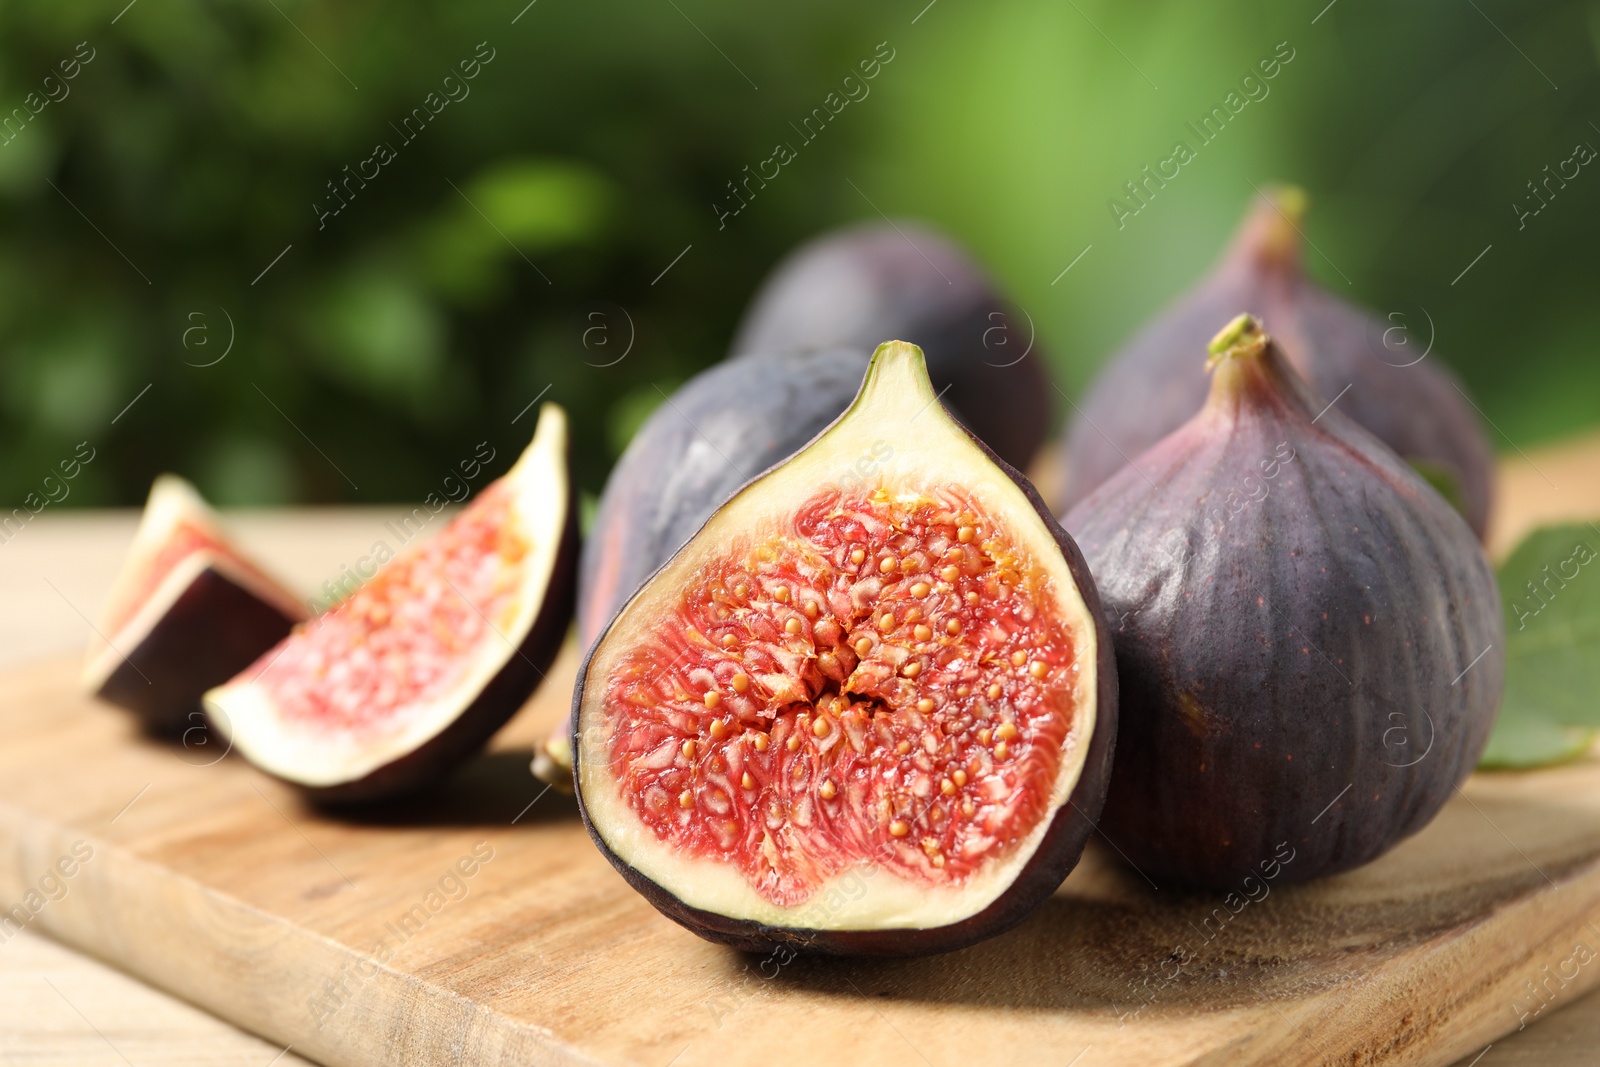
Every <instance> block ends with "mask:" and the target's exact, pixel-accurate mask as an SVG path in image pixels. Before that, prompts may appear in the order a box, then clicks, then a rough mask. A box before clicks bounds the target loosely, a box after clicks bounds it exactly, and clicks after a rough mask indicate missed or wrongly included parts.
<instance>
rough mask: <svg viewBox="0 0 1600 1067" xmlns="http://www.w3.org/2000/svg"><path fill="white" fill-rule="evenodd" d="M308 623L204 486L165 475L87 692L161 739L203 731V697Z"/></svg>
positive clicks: (104, 626)
mask: <svg viewBox="0 0 1600 1067" xmlns="http://www.w3.org/2000/svg"><path fill="white" fill-rule="evenodd" d="M305 617H306V609H305V608H304V607H303V606H302V605H301V603H300V601H299V599H298V598H297V597H296V596H295V594H294V592H293V591H292V590H290V589H289V588H288V587H287V586H285V585H284V584H283V583H282V582H280V581H278V580H277V579H276V578H274V577H272V576H271V575H270V574H268V573H267V571H266V570H265V568H263V567H262V566H261V565H260V564H259V563H257V562H256V561H255V560H253V559H251V558H250V557H249V556H248V555H247V554H246V553H245V552H244V551H243V550H242V549H240V548H239V546H238V545H236V544H234V542H233V540H232V539H231V538H230V537H229V536H228V534H227V532H226V531H225V530H224V529H223V527H222V522H221V521H220V520H219V519H218V518H217V516H216V513H215V512H213V511H212V510H211V509H210V508H209V507H207V506H206V502H205V501H204V500H202V499H201V498H200V494H199V493H197V492H195V490H194V487H193V486H191V485H190V484H189V483H188V482H186V481H184V480H183V479H182V478H179V477H178V476H177V475H174V474H163V475H162V476H161V477H159V478H157V479H156V480H155V484H153V485H152V486H151V487H150V498H149V500H148V501H147V502H146V503H145V506H144V515H143V517H142V518H141V519H140V520H139V529H138V531H137V532H136V533H135V534H134V537H133V545H132V547H130V548H129V549H128V555H127V558H126V559H125V560H124V562H123V564H122V570H121V572H120V573H119V574H118V575H117V580H116V582H115V584H113V585H112V587H111V595H110V597H109V598H108V600H107V602H106V606H105V610H104V611H103V612H102V613H101V615H100V620H99V623H98V625H97V626H96V627H95V629H94V636H93V638H92V639H91V641H90V645H89V649H88V652H87V654H86V655H85V657H84V665H83V677H82V685H83V688H84V690H85V691H86V692H89V693H93V694H94V695H95V696H97V697H99V698H100V699H101V700H104V701H107V702H108V703H111V704H116V705H118V706H119V707H123V708H126V709H127V710H129V711H131V712H133V713H134V714H135V715H137V716H138V717H139V719H140V721H141V722H142V723H143V724H144V726H145V728H146V729H148V730H150V731H151V732H153V733H159V734H170V733H175V732H177V731H179V730H181V729H183V728H185V727H188V726H194V725H196V724H197V718H196V717H198V716H199V715H200V714H201V712H200V698H201V696H203V695H204V693H205V691H206V690H207V689H210V688H211V687H212V686H214V685H219V684H221V683H222V682H225V681H227V680H228V679H229V678H232V677H233V676H234V675H235V674H237V673H238V672H239V671H240V670H242V669H244V668H245V667H246V666H248V665H249V664H250V662H251V661H252V660H254V659H255V658H256V657H257V656H259V655H261V653H263V652H265V651H266V650H267V649H269V648H271V647H272V646H273V645H275V644H277V643H278V641H280V640H282V639H283V637H284V635H286V634H287V633H288V632H289V629H290V627H292V626H293V625H294V624H295V623H297V622H299V621H300V620H302V619H304V618H305Z"/></svg>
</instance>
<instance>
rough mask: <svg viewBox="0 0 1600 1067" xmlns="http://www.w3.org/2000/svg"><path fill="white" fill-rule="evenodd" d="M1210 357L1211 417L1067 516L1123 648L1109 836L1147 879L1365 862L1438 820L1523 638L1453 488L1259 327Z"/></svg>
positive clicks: (1229, 884) (1302, 873)
mask: <svg viewBox="0 0 1600 1067" xmlns="http://www.w3.org/2000/svg"><path fill="white" fill-rule="evenodd" d="M1211 351H1212V352H1213V353H1214V355H1213V357H1212V359H1211V361H1210V363H1209V366H1211V367H1212V372H1211V391H1210V394H1209V395H1208V397H1207V399H1206V401H1205V405H1204V407H1203V408H1202V409H1201V410H1200V412H1199V413H1198V414H1196V415H1195V416H1194V417H1193V418H1192V419H1190V420H1189V421H1188V422H1186V423H1184V424H1183V425H1182V426H1181V427H1179V428H1178V429H1177V430H1175V431H1174V432H1173V433H1172V434H1170V435H1169V436H1167V437H1165V438H1163V439H1162V440H1161V441H1160V442H1159V443H1157V444H1156V445H1155V446H1154V447H1153V448H1151V449H1150V450H1148V451H1146V452H1144V453H1143V454H1142V455H1140V456H1139V457H1137V458H1136V459H1135V460H1134V461H1133V462H1132V463H1131V464H1129V465H1128V466H1126V467H1124V468H1123V469H1122V470H1121V471H1119V472H1118V473H1117V474H1115V475H1113V476H1112V477H1111V478H1110V479H1108V480H1107V481H1106V482H1105V483H1104V484H1103V485H1101V486H1100V488H1098V489H1096V490H1095V491H1094V493H1092V494H1091V495H1090V496H1089V498H1088V499H1086V500H1084V501H1083V502H1082V503H1080V504H1079V505H1078V506H1077V507H1076V508H1074V509H1073V510H1072V511H1071V512H1070V513H1068V515H1067V518H1066V525H1067V528H1068V529H1069V530H1071V531H1073V534H1074V536H1076V537H1077V538H1078V540H1079V543H1080V544H1081V545H1082V546H1083V549H1084V553H1085V555H1086V556H1087V558H1088V560H1089V565H1090V568H1091V570H1092V571H1093V572H1094V574H1095V576H1096V581H1097V583H1098V585H1099V588H1100V592H1101V595H1102V596H1103V597H1104V599H1105V604H1106V610H1107V612H1108V613H1109V618H1110V621H1111V631H1112V635H1113V640H1114V641H1115V644H1116V655H1117V669H1118V675H1119V679H1120V692H1121V697H1120V705H1121V711H1122V717H1121V726H1122V736H1121V737H1120V738H1119V739H1118V744H1117V754H1116V769H1115V773H1114V775H1113V777H1112V784H1111V792H1110V797H1109V799H1108V800H1107V803H1106V810H1105V817H1104V818H1103V819H1102V821H1101V824H1100V827H1101V830H1102V831H1103V832H1104V833H1105V835H1106V837H1107V838H1108V839H1109V840H1111V841H1112V842H1114V843H1115V844H1116V846H1117V847H1118V848H1119V849H1121V850H1122V852H1123V853H1124V854H1125V855H1126V856H1127V857H1128V858H1129V859H1130V860H1131V862H1133V863H1134V864H1135V865H1136V866H1138V867H1139V868H1140V869H1141V870H1144V871H1146V872H1148V873H1149V874H1151V875H1154V876H1159V877H1163V878H1169V879H1174V880H1177V881H1181V882H1186V883H1191V884H1195V885H1201V886H1210V887H1216V888H1233V889H1237V888H1238V887H1239V886H1240V885H1241V884H1242V880H1243V879H1244V878H1246V877H1247V876H1249V875H1251V874H1257V875H1259V874H1261V873H1262V872H1263V871H1266V870H1268V868H1267V867H1264V866H1263V865H1264V864H1279V863H1281V864H1282V867H1281V872H1280V873H1281V875H1282V877H1283V878H1285V879H1287V880H1290V881H1304V880H1306V879H1308V878H1313V877H1316V876H1319V875H1323V874H1331V873H1334V872H1337V871H1343V870H1347V869H1349V868H1351V867H1355V866H1358V865H1360V864H1362V863H1365V862H1367V861H1368V860H1370V859H1372V858H1374V857H1376V856H1378V855H1379V854H1381V853H1383V852H1384V851H1386V850H1387V849H1389V848H1390V847H1391V846H1392V845H1394V844H1395V843H1396V842H1397V841H1399V840H1400V839H1401V838H1404V837H1406V836H1407V835H1409V834H1412V833H1415V832H1416V831H1417V830H1419V829H1421V828H1422V827H1423V826H1424V825H1425V824H1426V823H1427V822H1428V821H1429V820H1430V819H1432V818H1433V816H1434V814H1435V813H1436V812H1437V811H1438V810H1439V808H1440V807H1441V806H1442V805H1443V804H1444V802H1445V801H1446V800H1447V799H1449V797H1450V794H1451V793H1452V791H1453V790H1454V789H1455V788H1456V786H1457V785H1458V784H1459V783H1460V782H1461V781H1462V780H1463V779H1465V778H1466V776H1467V775H1468V774H1469V773H1470V772H1471V770H1472V768H1473V766H1474V764H1475V763H1476V762H1477V759H1478V755H1479V753H1480V752H1482V750H1483V746H1484V744H1485V743H1486V742H1487V740H1488V737H1489V730H1490V727H1491V726H1492V725H1493V721H1494V716H1495V711H1496V708H1497V707H1498V705H1499V700H1500V692H1501V685H1502V681H1503V675H1504V656H1503V652H1502V650H1503V649H1504V647H1505V641H1504V632H1503V623H1502V620H1501V615H1500V597H1499V592H1498V589H1497V587H1496V583H1495V577H1494V572H1493V571H1492V570H1491V569H1490V566H1489V562H1488V560H1487V559H1485V558H1484V554H1483V550H1482V548H1481V547H1480V546H1479V544H1478V542H1477V539H1476V538H1474V537H1473V535H1472V531H1471V530H1469V529H1468V528H1467V525H1466V523H1465V522H1464V521H1463V520H1462V518H1461V516H1460V515H1459V514H1458V513H1456V512H1455V511H1454V510H1453V509H1452V508H1451V507H1450V506H1449V505H1448V504H1447V503H1446V502H1445V501H1444V499H1443V497H1441V496H1440V495H1439V494H1438V493H1437V492H1435V491H1434V489H1433V488H1432V487H1431V486H1429V485H1428V484H1427V483H1426V482H1425V481H1424V480H1423V479H1422V478H1421V477H1420V476H1419V475H1418V474H1417V473H1416V472H1415V471H1414V470H1412V469H1411V467H1410V466H1408V465H1407V464H1406V463H1405V462H1404V461H1402V460H1401V459H1400V457H1399V456H1397V455H1395V454H1394V453H1393V452H1392V451H1391V450H1390V449H1389V448H1388V447H1386V446H1385V445H1383V444H1382V443H1381V442H1379V441H1378V440H1377V438H1375V437H1373V436H1372V435H1371V434H1369V433H1367V432H1366V431H1365V430H1363V429H1362V428H1361V427H1359V426H1358V425H1356V423H1355V422H1354V421H1353V420H1351V419H1348V418H1346V417H1345V416H1344V415H1343V414H1342V413H1341V412H1340V411H1339V409H1338V407H1337V406H1335V407H1332V408H1328V409H1327V410H1322V409H1323V406H1324V403H1323V401H1322V400H1321V399H1320V398H1319V397H1316V396H1315V395H1314V394H1313V393H1312V391H1311V389H1310V387H1309V386H1307V385H1306V383H1305V382H1304V381H1302V380H1301V378H1300V377H1299V375H1298V374H1296V373H1295V372H1294V370H1293V369H1292V368H1291V367H1290V365H1289V363H1288V360H1287V358H1286V357H1285V356H1284V354H1283V353H1282V352H1281V351H1280V350H1279V348H1278V347H1277V345H1276V344H1274V343H1273V342H1272V341H1271V340H1270V339H1269V338H1268V337H1267V335H1266V334H1265V333H1264V332H1263V331H1262V329H1261V327H1260V325H1259V324H1258V323H1257V322H1256V321H1255V320H1254V319H1252V318H1250V317H1249V316H1246V315H1241V316H1239V318H1238V319H1236V320H1234V321H1233V322H1232V323H1230V324H1229V325H1228V327H1227V328H1225V329H1224V330H1223V331H1222V333H1220V334H1218V335H1217V337H1216V338H1215V339H1214V340H1213V342H1212V345H1211ZM1280 850H1282V851H1280ZM1285 853H1287V857H1288V858H1289V859H1292V862H1289V861H1288V860H1287V859H1286V856H1285ZM1273 869H1274V870H1276V869H1277V868H1276V867H1274V868H1273ZM1269 876H1270V875H1269Z"/></svg>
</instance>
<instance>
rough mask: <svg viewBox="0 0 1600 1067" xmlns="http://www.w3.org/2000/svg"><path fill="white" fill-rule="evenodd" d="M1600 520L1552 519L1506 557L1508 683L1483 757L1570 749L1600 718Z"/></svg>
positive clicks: (1492, 763)
mask: <svg viewBox="0 0 1600 1067" xmlns="http://www.w3.org/2000/svg"><path fill="white" fill-rule="evenodd" d="M1596 546H1600V528H1596V526H1595V525H1594V524H1593V523H1574V524H1571V525H1565V526H1547V527H1542V528H1541V529H1539V530H1536V531H1534V532H1533V533H1532V534H1530V535H1529V536H1528V537H1527V538H1526V539H1525V540H1524V541H1523V542H1522V543H1521V544H1520V545H1518V546H1517V549H1516V551H1515V552H1513V553H1512V554H1511V556H1510V558H1509V559H1507V560H1506V561H1505V563H1503V564H1502V565H1501V567H1500V575H1499V579H1500V599H1501V601H1502V604H1503V608H1504V611H1505V622H1506V688H1505V698H1504V701H1503V702H1502V704H1501V708H1500V717H1499V719H1498V720H1497V721H1496V723H1495V730H1494V734H1493V735H1492V736H1491V737H1490V739H1489V747H1488V749H1487V751H1486V752H1485V753H1484V756H1483V760H1482V761H1481V763H1480V765H1481V766H1484V767H1527V766H1537V765H1540V764H1545V763H1551V762H1556V761H1559V760H1562V759H1568V758H1571V757H1572V756H1574V755H1577V754H1579V753H1580V752H1582V751H1583V750H1584V749H1586V748H1587V747H1588V745H1589V743H1590V742H1591V741H1592V740H1593V739H1594V736H1595V733H1596V730H1595V729H1593V728H1594V727H1600V550H1597V547H1596Z"/></svg>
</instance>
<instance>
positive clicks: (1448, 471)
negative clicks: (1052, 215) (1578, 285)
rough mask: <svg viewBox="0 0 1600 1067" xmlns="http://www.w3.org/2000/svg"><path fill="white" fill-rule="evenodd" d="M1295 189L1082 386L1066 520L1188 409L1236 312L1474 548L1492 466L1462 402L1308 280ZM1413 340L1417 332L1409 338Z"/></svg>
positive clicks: (1375, 325) (1401, 332)
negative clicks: (1426, 479) (1261, 325)
mask: <svg viewBox="0 0 1600 1067" xmlns="http://www.w3.org/2000/svg"><path fill="white" fill-rule="evenodd" d="M1306 205H1307V199H1306V195H1305V194H1304V193H1303V192H1302V191H1300V190H1299V189H1295V188H1284V189H1279V190H1275V191H1273V192H1270V193H1268V194H1267V195H1265V196H1262V197H1257V198H1256V199H1255V201H1254V203H1253V204H1252V206H1251V208H1250V210H1249V212H1248V214H1247V215H1246V217H1245V220H1244V222H1243V224H1242V225H1241V226H1240V228H1239V230H1238V232H1237V234H1236V235H1235V237H1234V240H1233V243H1232V245H1231V246H1230V247H1229V248H1228V249H1227V251H1226V252H1224V253H1223V255H1222V258H1221V260H1220V261H1219V262H1218V263H1217V265H1216V266H1215V267H1213V268H1212V270H1211V273H1210V274H1209V275H1207V276H1206V277H1205V278H1204V279H1202V280H1201V281H1200V282H1199V283H1198V284H1197V285H1195V287H1194V288H1192V289H1190V290H1189V291H1188V292H1187V293H1185V294H1184V295H1183V296H1181V297H1179V298H1178V300H1177V302H1176V303H1174V304H1173V305H1172V306H1170V307H1168V308H1167V309H1166V310H1165V311H1163V312H1162V313H1161V314H1160V315H1158V316H1157V317H1156V318H1155V319H1153V320H1151V321H1150V322H1149V323H1148V324H1147V325H1146V326H1145V327H1144V328H1143V329H1141V330H1140V331H1139V332H1138V333H1137V334H1135V335H1134V337H1133V338H1132V340H1130V341H1129V342H1128V343H1127V344H1126V345H1125V346H1124V347H1123V348H1122V350H1121V351H1120V352H1118V353H1117V354H1116V355H1115V356H1114V357H1112V359H1111V361H1110V362H1109V363H1108V364H1107V365H1106V368H1105V369H1104V370H1103V371H1102V372H1101V374H1100V376H1099V377H1098V378H1097V379H1096V381H1095V382H1094V383H1093V384H1092V385H1091V386H1090V388H1089V390H1088V392H1087V394H1086V396H1085V398H1084V400H1083V403H1082V406H1081V408H1079V409H1078V411H1077V416H1076V418H1075V419H1074V420H1073V422H1072V424H1071V426H1070V427H1069V428H1068V431H1067V434H1066V437H1065V449H1066V454H1065V457H1064V461H1063V463H1062V469H1063V470H1064V472H1065V479H1066V482H1065V485H1064V486H1063V487H1062V489H1061V493H1062V495H1061V496H1060V497H1059V499H1061V500H1063V501H1065V504H1064V505H1063V506H1064V507H1065V508H1071V507H1072V506H1073V505H1074V504H1076V503H1077V502H1078V501H1079V500H1082V499H1083V498H1084V497H1085V496H1087V495H1088V494H1089V493H1090V492H1091V491H1093V489H1094V488H1095V486H1097V485H1099V484H1100V483H1101V482H1103V481H1105V480H1106V479H1107V478H1109V477H1110V476H1111V475H1112V474H1114V473H1116V472H1117V471H1118V470H1120V469H1121V468H1122V466H1123V465H1124V464H1126V463H1127V462H1128V461H1129V460H1130V459H1132V458H1133V457H1134V456H1137V455H1138V454H1139V453H1141V452H1143V451H1144V450H1145V449H1146V448H1149V447H1150V446H1151V445H1153V444H1155V443H1156V442H1157V441H1159V440H1161V439H1162V438H1163V437H1165V436H1166V435H1167V434H1168V433H1170V432H1172V431H1173V430H1175V429H1177V428H1178V427H1179V426H1180V425H1182V424H1183V423H1184V422H1186V421H1187V420H1188V419H1189V417H1190V416H1192V415H1193V414H1194V413H1195V412H1196V411H1198V410H1200V405H1201V404H1202V403H1204V402H1205V398H1206V389H1207V385H1206V378H1205V375H1204V373H1202V372H1201V370H1200V369H1199V366H1198V364H1197V363H1196V362H1195V361H1194V356H1193V353H1195V352H1199V351H1201V350H1202V349H1203V347H1204V346H1205V343H1206V341H1207V340H1208V339H1209V338H1210V336H1211V334H1212V333H1213V332H1214V331H1215V330H1216V326H1217V323H1219V322H1226V321H1227V320H1228V318H1229V316H1231V315H1233V314H1234V313H1235V312H1237V311H1239V310H1240V309H1244V310H1246V311H1249V312H1251V313H1252V314H1254V315H1256V316H1257V317H1258V318H1259V319H1261V320H1262V321H1264V322H1267V323H1270V324H1271V325H1272V328H1273V333H1274V336H1275V337H1276V338H1277V339H1278V341H1279V342H1280V344H1281V346H1282V349H1283V352H1284V354H1285V355H1286V356H1287V357H1288V360H1289V362H1290V364H1291V365H1292V366H1293V367H1294V368H1295V370H1296V371H1297V372H1299V374H1300V376H1301V377H1302V378H1304V379H1306V381H1308V382H1310V383H1311V385H1312V387H1313V388H1314V390H1315V391H1316V393H1317V395H1318V396H1320V397H1321V398H1322V403H1321V404H1318V405H1317V409H1318V410H1320V409H1321V408H1322V407H1323V405H1325V404H1327V403H1329V402H1334V403H1335V406H1336V407H1337V408H1338V409H1339V410H1340V411H1342V412H1343V413H1344V414H1346V415H1348V416H1350V417H1351V418H1353V419H1354V420H1355V421H1356V422H1357V423H1359V424H1360V425H1361V426H1363V427H1365V428H1366V429H1367V430H1368V431H1369V432H1371V433H1373V434H1375V435H1376V436H1377V437H1378V439H1379V440H1381V441H1382V442H1383V443H1384V444H1386V445H1388V446H1389V447H1390V448H1392V449H1394V450H1395V451H1396V452H1398V453H1399V454H1400V455H1401V457H1403V458H1404V459H1405V460H1406V461H1407V462H1409V463H1411V464H1412V465H1413V466H1415V467H1417V468H1418V469H1419V470H1423V471H1425V472H1427V473H1428V474H1429V475H1430V476H1431V480H1435V481H1436V484H1437V485H1439V486H1441V487H1443V488H1444V489H1445V490H1446V496H1452V497H1454V498H1456V499H1457V500H1459V502H1460V510H1461V511H1462V513H1463V514H1464V515H1465V516H1466V519H1467V522H1468V524H1469V525H1470V526H1471V527H1472V529H1473V531H1474V532H1475V533H1477V535H1478V536H1479V537H1480V538H1482V537H1483V536H1484V533H1485V531H1486V530H1487V529H1488V522H1489V506H1490V497H1491V492H1492V479H1493V474H1494V467H1493V464H1494V455H1493V451H1492V449H1491V448H1490V447H1489V441H1488V439H1487V437H1485V435H1484V431H1483V427H1482V426H1481V424H1480V422H1479V419H1478V415H1477V413H1476V411H1475V410H1474V408H1473V406H1472V403H1471V401H1469V400H1468V399H1467V395H1466V393H1465V392H1463V391H1462V389H1461V385H1460V383H1459V382H1458V381H1457V379H1456V377H1455V375H1454V374H1452V373H1451V372H1450V371H1449V370H1448V369H1447V368H1446V367H1444V366H1443V365H1442V364H1441V363H1439V361H1438V360H1437V358H1435V359H1427V360H1424V358H1423V357H1424V356H1425V355H1426V354H1427V350H1428V349H1429V348H1431V346H1432V340H1431V338H1429V339H1427V340H1424V339H1423V338H1422V336H1421V334H1422V332H1423V329H1424V327H1423V325H1422V323H1420V322H1419V323H1411V322H1409V321H1408V320H1407V319H1406V318H1405V316H1403V315H1399V314H1398V313H1397V314H1396V315H1392V316H1390V318H1389V319H1381V318H1378V317H1377V316H1376V315H1374V314H1372V313H1371V312H1369V311H1367V310H1365V309H1363V308H1359V307H1357V306H1355V305H1354V304H1351V303H1349V302H1347V301H1345V300H1343V299H1341V298H1340V297H1337V296H1335V295H1334V294H1332V293H1330V292H1328V291H1327V290H1326V289H1324V288H1322V287H1321V286H1320V285H1318V284H1316V283H1315V282H1314V281H1312V280H1310V279H1309V278H1307V277H1306V275H1305V273H1304V271H1303V269H1302V264H1301V252H1302V242H1303V238H1302V237H1301V235H1300V223H1301V220H1302V219H1303V217H1304V215H1305V211H1306ZM1413 327H1415V333H1413V330H1412V328H1413Z"/></svg>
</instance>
